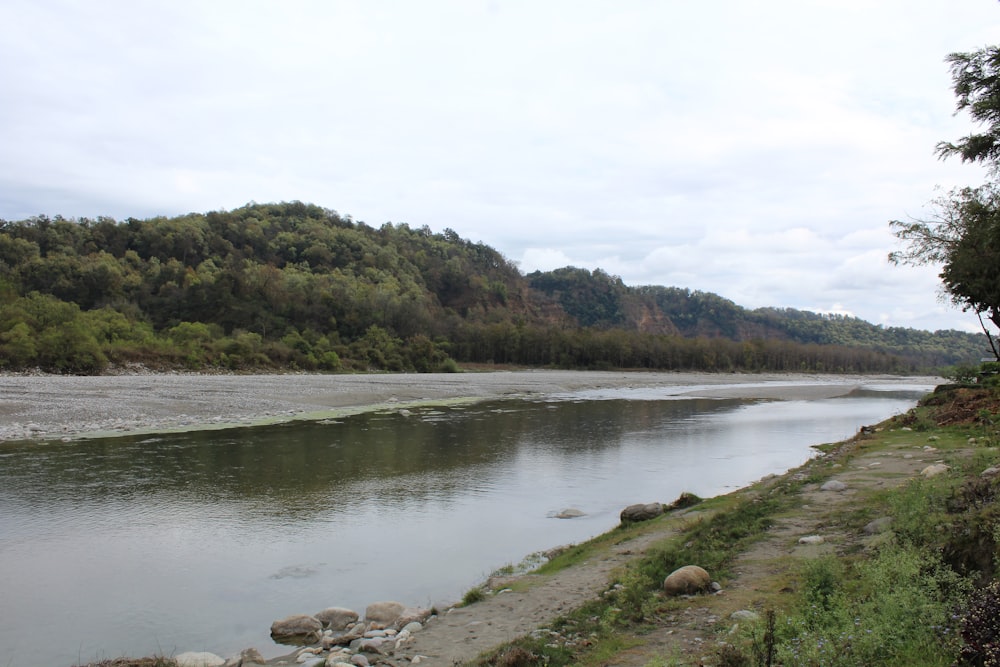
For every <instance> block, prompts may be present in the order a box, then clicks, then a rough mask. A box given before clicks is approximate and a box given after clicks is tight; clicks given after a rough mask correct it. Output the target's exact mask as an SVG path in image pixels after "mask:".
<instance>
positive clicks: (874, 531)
mask: <svg viewBox="0 0 1000 667" xmlns="http://www.w3.org/2000/svg"><path fill="white" fill-rule="evenodd" d="M890 526H892V517H891V516H883V517H879V518H878V519H875V520H874V521H869V522H868V523H867V524H865V527H864V528H863V529H862V530H864V532H865V535H878V534H879V533H884V532H886V531H887V530H889V528H890Z"/></svg>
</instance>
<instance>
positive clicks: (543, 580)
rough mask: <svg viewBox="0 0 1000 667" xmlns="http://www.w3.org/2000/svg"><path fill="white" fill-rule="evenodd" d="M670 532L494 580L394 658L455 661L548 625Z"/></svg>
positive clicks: (430, 662) (433, 623) (397, 660)
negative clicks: (555, 568) (480, 596)
mask: <svg viewBox="0 0 1000 667" xmlns="http://www.w3.org/2000/svg"><path fill="white" fill-rule="evenodd" d="M679 520H680V519H679ZM673 525H676V524H673ZM671 532H672V530H671V528H669V527H667V528H665V529H660V530H658V531H650V532H647V533H645V534H641V535H638V536H636V537H632V538H630V539H627V540H626V541H623V542H621V543H619V544H616V545H615V546H614V547H613V548H611V549H610V550H609V551H607V552H605V553H603V554H602V555H600V556H598V557H596V558H595V559H593V560H590V561H586V562H583V563H581V564H578V565H576V566H574V567H570V568H568V569H565V570H562V571H560V572H557V573H555V574H552V575H546V576H542V575H535V574H528V575H524V576H522V577H510V578H507V579H502V580H499V581H491V582H490V583H491V586H490V588H491V589H493V592H492V593H491V594H490V595H488V596H487V597H486V598H485V599H484V600H482V601H480V602H477V603H475V604H472V605H469V606H467V607H457V608H454V609H452V610H450V611H449V612H447V613H445V614H443V615H442V616H440V617H438V618H435V619H434V620H432V621H430V622H429V623H428V625H427V627H426V628H425V629H424V630H422V631H421V632H419V633H417V634H415V635H414V636H413V641H412V642H410V643H408V644H406V645H405V646H404V647H402V648H401V649H399V650H397V651H396V655H395V656H394V657H395V660H394V661H392V662H393V663H394V664H397V665H406V664H409V663H410V660H411V659H412V658H413V657H414V656H418V655H419V656H421V660H420V663H421V664H424V665H452V664H456V663H460V662H464V661H468V660H471V659H473V658H475V657H476V656H478V655H479V654H480V653H483V652H484V651H487V650H489V649H492V648H495V647H496V646H498V645H500V644H503V643H505V642H508V641H510V640H512V639H514V638H516V637H520V636H523V635H526V634H529V633H531V632H532V631H535V630H538V629H540V628H541V629H544V626H545V625H546V624H547V623H549V622H551V621H552V620H554V619H556V618H557V617H559V616H560V615H562V614H564V613H568V612H570V611H572V610H573V609H576V608H577V607H579V606H581V605H582V604H583V603H585V602H587V601H588V600H591V599H593V598H595V597H597V596H599V595H600V594H601V593H603V592H604V591H605V590H607V587H608V581H609V579H610V578H611V574H612V573H613V572H614V570H615V569H616V568H618V567H620V566H622V565H624V564H625V563H627V562H628V561H629V560H631V559H633V558H635V557H636V556H638V555H641V554H642V553H643V552H644V551H645V550H646V548H648V547H649V545H650V544H652V543H654V542H656V541H658V540H661V539H664V538H665V537H667V536H668V535H669V534H670V533H671ZM508 586H509V587H508Z"/></svg>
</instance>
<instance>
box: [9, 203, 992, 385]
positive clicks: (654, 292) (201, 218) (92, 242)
mask: <svg viewBox="0 0 1000 667" xmlns="http://www.w3.org/2000/svg"><path fill="white" fill-rule="evenodd" d="M986 347H987V345H986V341H985V337H983V336H976V335H972V334H967V333H962V332H957V331H938V332H934V333H931V332H925V331H919V330H914V329H900V328H882V327H879V326H876V325H872V324H870V323H867V322H864V321H862V320H859V319H856V318H846V317H839V316H826V315H818V314H815V313H809V312H804V311H797V310H791V309H778V308H764V309H757V310H752V311H750V310H746V309H744V308H741V307H740V306H738V305H736V304H734V303H733V302H731V301H728V300H726V299H724V298H722V297H720V296H718V295H715V294H711V293H705V292H698V291H691V290H688V289H682V288H677V287H660V286H644V287H629V286H626V285H625V284H624V283H623V282H622V281H621V279H620V278H617V277H615V276H611V275H608V274H607V273H605V272H603V271H600V270H596V271H587V270H585V269H579V268H574V267H566V268H562V269H557V270H554V271H549V272H544V273H542V272H535V273H532V274H529V275H527V276H525V275H523V274H522V273H521V272H520V271H519V270H518V269H517V267H516V266H515V264H514V263H513V262H511V261H510V260H508V259H506V258H505V257H504V256H503V255H502V254H500V253H499V252H497V251H496V250H494V249H493V248H490V247H489V246H486V245H484V244H482V243H472V242H470V241H467V240H465V239H462V238H461V237H460V236H459V235H458V234H457V233H456V232H454V231H452V230H450V229H446V230H445V231H444V232H442V233H434V232H432V231H431V230H430V229H429V228H427V227H423V228H420V229H413V228H410V227H409V226H408V225H405V224H396V225H394V224H385V225H383V226H381V227H378V228H374V227H370V226H368V225H365V224H364V223H361V222H356V221H354V220H352V219H351V218H350V217H349V216H341V215H340V214H338V213H337V212H336V211H332V210H330V209H325V208H321V207H319V206H314V205H310V204H303V203H300V202H286V203H279V204H249V205H247V206H244V207H242V208H239V209H235V210H232V211H213V212H209V213H191V214H188V215H182V216H177V217H173V218H166V217H157V218H150V219H142V220H140V219H135V218H129V219H127V220H124V221H116V220H113V219H110V218H98V219H96V220H91V219H85V218H81V219H74V220H68V219H64V218H61V217H58V216H57V217H54V218H49V217H47V216H39V217H35V218H31V219H28V220H21V221H0V369H7V370H20V369H27V368H36V367H38V368H42V369H45V370H50V371H56V372H68V373H93V372H101V371H102V370H103V369H104V368H105V367H106V366H107V365H108V364H109V363H115V364H129V363H142V364H146V365H149V366H154V367H162V368H168V367H170V368H172V367H187V368H195V369H205V368H213V367H218V368H224V369H237V370H238V369H249V368H287V369H295V368H298V369H308V370H368V369H382V370H411V371H414V370H415V371H429V370H455V369H456V368H457V366H456V362H462V363H494V364H519V365H544V366H560V367H571V368H572V367H588V368H659V369H663V368H669V369H702V370H717V371H730V370H747V371H756V370H796V371H801V370H809V371H825V372H913V371H924V370H928V369H933V368H939V367H942V366H946V365H952V364H962V363H972V362H975V361H977V360H978V359H979V358H980V357H982V356H984V354H985V353H986Z"/></svg>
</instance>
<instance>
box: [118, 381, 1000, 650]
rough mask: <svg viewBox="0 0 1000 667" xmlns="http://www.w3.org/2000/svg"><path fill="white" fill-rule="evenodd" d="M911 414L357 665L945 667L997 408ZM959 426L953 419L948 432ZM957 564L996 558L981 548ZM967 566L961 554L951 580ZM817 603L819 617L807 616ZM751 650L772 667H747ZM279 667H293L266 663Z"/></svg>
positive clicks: (577, 552) (965, 404)
mask: <svg viewBox="0 0 1000 667" xmlns="http://www.w3.org/2000/svg"><path fill="white" fill-rule="evenodd" d="M928 405H930V406H931V407H930V408H927V407H924V408H920V409H917V410H914V411H911V412H910V413H907V414H906V415H902V416H899V417H896V418H893V419H891V420H888V421H887V422H885V423H883V424H881V425H880V427H879V428H874V429H865V430H864V431H863V432H860V433H859V434H858V435H857V436H855V437H854V438H851V439H849V440H847V441H845V442H842V443H835V444H832V445H829V446H826V447H825V448H824V450H823V454H822V456H819V457H817V458H814V459H813V460H811V461H810V462H809V463H807V464H806V465H804V466H802V467H800V468H798V469H795V470H791V471H789V472H788V473H786V474H784V475H776V476H772V477H769V478H767V479H765V480H762V481H761V482H759V483H757V484H754V485H751V486H749V487H747V488H745V489H741V490H739V491H736V492H734V493H731V494H727V495H726V496H721V497H718V498H714V499H711V500H707V501H705V502H703V503H701V504H699V505H696V506H695V507H693V508H688V509H683V510H678V511H674V512H668V513H667V514H664V515H662V516H661V517H659V518H656V519H653V520H650V521H647V522H642V523H637V524H632V525H630V526H625V527H619V528H616V529H614V530H611V531H609V532H608V533H605V534H604V535H601V536H599V537H597V538H595V539H594V540H591V541H589V542H587V543H586V544H583V545H580V546H578V547H575V548H572V549H570V550H568V551H566V552H565V553H563V554H561V555H559V556H556V557H555V558H554V560H553V561H551V562H550V563H549V564H548V565H546V566H545V567H544V568H542V569H541V570H539V571H537V572H534V573H531V574H528V575H522V576H515V577H495V578H492V579H491V581H490V582H488V584H487V585H486V586H485V587H484V594H483V595H482V596H481V599H480V600H479V601H476V602H474V603H472V604H469V605H466V606H462V607H457V608H455V609H453V610H450V611H445V610H441V611H442V613H441V614H440V615H439V616H438V617H436V618H434V619H432V620H431V621H429V622H428V623H427V624H426V625H425V626H424V627H423V628H422V629H420V630H419V631H417V632H415V633H414V634H413V635H412V637H411V638H410V639H409V640H408V641H407V642H405V643H404V644H403V645H401V646H399V647H397V648H395V649H394V650H393V651H392V652H391V653H390V652H387V653H385V654H383V653H378V652H370V653H367V654H365V659H366V661H367V662H368V663H370V664H386V665H395V666H396V667H408V666H409V665H412V664H421V665H454V664H474V665H508V666H509V665H526V666H527V665H534V664H547V665H562V664H581V665H598V664H600V665H607V666H614V667H646V666H649V665H660V666H666V665H673V666H681V665H742V664H820V663H822V664H832V665H854V664H872V665H875V664H884V665H896V664H914V665H916V664H920V665H947V664H951V662H952V661H953V660H954V659H955V657H956V655H957V653H958V651H959V650H960V649H961V645H960V642H959V641H957V640H956V639H952V637H954V636H955V635H956V634H957V633H958V632H959V631H960V630H961V629H962V625H961V623H962V622H965V621H964V619H962V618H960V617H957V616H955V611H956V609H958V608H959V607H960V606H961V605H964V604H965V603H966V602H965V601H966V599H967V595H968V592H969V591H970V590H971V585H972V584H973V583H975V580H976V577H977V571H976V570H975V569H974V568H971V567H969V568H968V570H967V573H966V576H965V577H964V578H961V577H959V576H957V575H955V574H949V568H947V567H943V566H944V563H942V562H941V561H940V560H938V559H939V558H940V555H941V554H942V553H943V552H944V553H951V554H952V556H953V561H952V562H951V565H952V566H954V565H955V564H956V563H955V562H954V555H955V548H956V547H962V546H963V543H962V542H960V541H956V540H960V539H961V538H960V536H961V534H962V533H963V532H965V531H963V530H955V529H954V528H955V527H956V526H958V527H961V526H965V527H966V528H972V529H974V528H975V526H977V525H980V522H981V520H982V518H983V517H989V516H990V515H989V512H990V509H989V504H986V505H983V504H982V501H983V498H985V497H986V496H984V495H983V494H984V493H985V494H987V496H989V497H991V498H995V497H996V495H995V494H996V493H998V492H1000V484H998V482H997V481H995V480H1000V476H998V475H1000V472H998V468H997V464H998V462H1000V449H998V448H997V446H996V445H997V444H998V441H997V434H996V429H995V427H993V426H992V425H991V423H990V422H989V421H988V420H987V421H983V419H982V415H983V414H985V413H989V414H991V415H994V416H995V415H996V414H997V401H996V396H993V397H992V399H990V400H983V399H982V398H981V397H977V396H974V395H963V394H961V393H954V392H942V393H941V394H940V395H935V398H934V399H932V400H931V401H928ZM977 413H978V415H980V416H976V415H977ZM960 415H968V416H967V417H966V418H963V419H961V420H958V421H957V422H956V416H960ZM939 423H948V424H953V425H952V426H949V427H947V428H942V427H940V426H938V424H939ZM970 494H972V495H970ZM990 494H993V495H990ZM963 498H965V499H967V500H968V501H969V502H966V503H963V502H962V499H963ZM946 526H947V527H950V528H949V529H948V530H944V529H943V528H944V527H946ZM983 537H985V536H983V535H980V538H983ZM977 539H978V538H977ZM992 539H994V540H995V539H996V536H995V535H994V536H993V538H992ZM977 545H978V546H977ZM942 547H947V548H946V549H943V548H942ZM970 547H972V548H977V549H978V548H979V547H982V548H983V549H985V552H986V553H991V554H993V558H995V557H996V554H995V550H994V547H995V545H994V543H993V542H990V543H989V544H983V545H979V544H978V543H977V544H976V545H971V544H970V545H966V546H965V548H970ZM981 556H982V553H981V552H979V551H975V552H968V553H966V554H965V556H964V558H965V559H966V561H965V562H966V566H967V567H968V566H970V564H971V563H973V562H976V561H979V560H980V557H981ZM692 561H693V562H692ZM677 563H685V564H704V565H705V566H706V567H708V568H709V569H710V573H711V576H712V578H713V579H715V580H717V581H719V582H720V583H721V591H720V592H718V593H716V594H698V595H689V596H682V597H668V596H666V595H664V594H663V592H662V591H661V590H660V587H659V585H658V584H657V583H656V582H657V581H662V572H657V571H658V570H663V569H667V570H669V569H671V568H673V567H674V565H676V564H677ZM991 563H992V565H988V566H987V567H988V568H991V567H995V562H993V561H991ZM978 574H979V575H983V574H985V575H987V577H988V576H990V575H991V574H992V570H989V569H988V570H986V571H980V572H979V573H978ZM650 582H652V585H650ZM817 596H820V597H817ZM477 597H479V596H477ZM817 604H819V605H821V606H822V607H823V611H822V612H821V613H820V614H819V615H818V616H817V615H815V613H816V612H811V611H809V610H810V609H815V608H816V606H817ZM771 614H774V617H776V618H777V621H776V622H775V623H771V624H770V625H769V623H768V618H771V617H772V616H771ZM809 614H814V615H813V616H810V615H809ZM987 620H988V619H987ZM994 620H995V618H994ZM841 623H842V624H843V625H838V624H841ZM508 642H510V643H508ZM758 650H761V651H773V654H772V655H773V656H775V658H774V659H775V660H777V662H771V663H759V662H750V660H752V658H751V657H750V656H752V655H754V652H755V651H758ZM341 657H342V658H344V659H346V656H341ZM295 663H296V656H295V655H294V654H293V655H291V656H288V657H286V658H285V659H276V660H272V661H270V662H269V663H268V664H271V665H276V664H295ZM126 664H127V663H126ZM135 664H138V663H135ZM162 664H164V665H165V664H169V663H167V662H164V663H162ZM244 664H247V663H244ZM251 664H256V663H251Z"/></svg>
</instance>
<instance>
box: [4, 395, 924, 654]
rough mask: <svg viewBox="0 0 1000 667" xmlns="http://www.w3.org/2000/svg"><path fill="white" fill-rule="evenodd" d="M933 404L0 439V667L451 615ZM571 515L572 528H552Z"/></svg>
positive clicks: (356, 421)
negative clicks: (660, 517)
mask: <svg viewBox="0 0 1000 667" xmlns="http://www.w3.org/2000/svg"><path fill="white" fill-rule="evenodd" d="M931 388H932V387H930V386H926V385H921V386H916V385H914V386H912V387H901V386H900V385H892V386H891V387H879V386H877V385H872V386H869V387H865V388H863V389H860V390H858V391H855V392H854V393H852V394H851V395H849V396H844V397H840V398H832V399H823V400H812V401H761V400H739V399H705V398H685V397H682V396H676V395H670V394H669V393H667V392H666V390H664V392H659V391H657V390H656V389H642V390H614V391H601V392H581V393H578V394H572V395H565V396H558V397H553V398H551V399H549V400H546V401H520V400H518V401H501V402H487V403H477V404H473V405H468V406H453V407H438V408H421V409H411V410H398V411H393V412H387V413H369V414H361V415H354V416H351V417H347V418H344V419H342V420H328V421H325V422H318V423H301V422H300V423H288V424H282V425H276V426H269V427H257V428H245V429H231V430H226V431H207V432H190V433H178V434H169V435H161V436H155V437H150V436H142V437H121V438H113V439H105V440H89V441H79V442H68V443H63V442H53V443H44V444H38V443H0V618H3V619H4V622H3V623H2V624H0V667H5V666H10V667H18V666H21V665H31V664H40V661H42V660H44V662H45V664H53V665H59V664H63V665H67V666H68V665H71V664H75V663H82V662H87V661H91V660H97V659H104V658H114V657H119V656H122V655H149V654H154V653H156V654H167V655H169V654H172V653H178V652H182V651H189V650H196V651H200V650H207V651H212V652H215V653H219V654H221V655H231V654H235V653H238V652H239V651H240V650H241V649H243V648H247V647H250V646H254V647H256V648H258V649H259V650H261V651H262V652H263V653H264V655H265V656H275V655H279V654H282V653H286V652H287V651H288V650H289V649H288V647H281V646H277V645H274V644H273V643H272V642H271V640H270V637H269V635H268V629H269V627H270V624H271V622H272V621H273V620H275V619H277V618H281V617H284V616H287V615H289V614H294V613H315V612H317V611H319V610H321V609H323V608H325V607H329V606H346V607H350V608H353V609H356V610H358V611H359V612H363V611H364V607H365V606H367V605H368V604H369V603H371V602H375V601H379V600H387V599H394V600H399V601H401V602H404V603H406V604H410V605H415V606H430V605H433V604H440V603H442V602H447V601H451V600H455V599H458V598H460V597H461V595H462V593H463V592H464V591H466V590H468V589H469V588H470V587H472V586H473V585H475V584H477V583H479V582H481V581H482V580H483V579H484V578H485V577H487V576H488V575H489V574H490V572H491V571H492V570H493V569H495V568H499V567H501V566H504V565H506V564H511V563H514V564H516V563H518V562H520V561H521V559H522V558H523V557H524V556H526V555H527V554H529V553H531V552H534V551H538V550H541V549H545V548H548V547H553V546H557V545H559V544H566V543H572V542H579V541H582V540H585V539H587V538H589V537H592V536H594V535H596V534H599V533H601V532H604V531H606V530H608V529H610V528H612V527H613V526H614V525H616V524H617V521H618V513H619V512H620V511H621V509H622V508H623V507H625V506H627V505H630V504H633V503H639V502H643V503H645V502H654V501H659V502H670V501H672V500H674V499H675V498H676V497H677V496H678V495H680V493H681V492H683V491H690V492H692V493H695V494H697V495H699V496H703V497H708V496H713V495H717V494H720V493H725V492H728V491H731V490H733V489H736V488H739V487H741V486H745V485H747V484H748V483H750V482H753V481H754V480H756V479H759V478H760V477H762V476H764V475H767V474H769V473H780V472H783V471H784V470H787V469H788V468H791V467H794V466H797V465H799V464H801V463H803V462H804V461H806V460H807V459H808V458H809V457H810V456H811V455H812V454H813V450H812V449H811V446H812V445H816V444H821V443H825V442H833V441H837V440H841V439H844V438H847V437H850V436H851V435H853V434H854V433H856V432H857V430H858V428H859V427H860V426H861V425H863V424H871V423H875V422H878V421H881V420H883V419H885V418H887V417H889V416H892V415H893V414H897V413H900V412H903V411H905V410H906V409H908V408H909V407H911V406H912V405H913V404H914V403H915V402H916V400H917V398H919V396H921V395H922V394H924V393H926V392H927V391H929V390H930V389H931ZM673 391H676V388H673ZM567 508H573V509H578V510H581V511H582V512H584V513H585V516H582V517H580V518H576V519H572V520H566V519H558V518H555V515H556V514H557V513H559V512H560V511H561V510H563V509H567Z"/></svg>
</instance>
